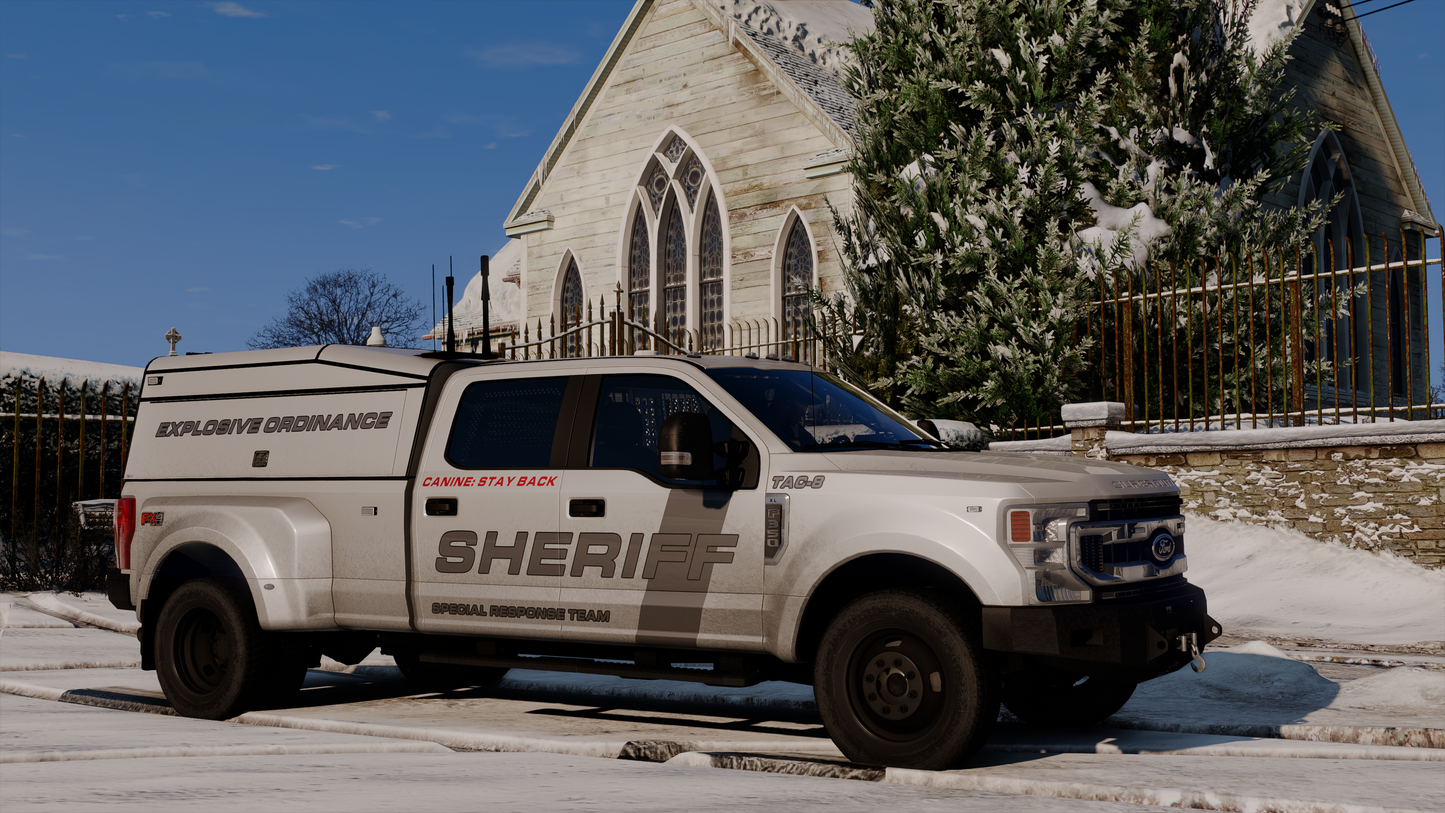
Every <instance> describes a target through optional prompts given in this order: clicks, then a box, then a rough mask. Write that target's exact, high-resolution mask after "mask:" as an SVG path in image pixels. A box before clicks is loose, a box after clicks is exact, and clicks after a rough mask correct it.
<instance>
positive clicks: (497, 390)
mask: <svg viewBox="0 0 1445 813" xmlns="http://www.w3.org/2000/svg"><path fill="white" fill-rule="evenodd" d="M566 392H567V379H566V378H565V377H560V378H520V379H511V380H500V381H478V382H476V383H474V384H471V385H469V386H468V387H467V389H466V391H465V392H463V393H462V398H461V402H460V403H459V404H458V405H457V414H456V418H455V419H454V420H453V421H452V432H451V437H450V438H449V439H448V441H447V461H448V462H450V463H451V464H452V465H453V466H455V467H457V468H460V469H494V468H510V469H520V468H546V467H548V466H549V465H551V461H552V446H553V442H554V440H555V438H556V435H557V416H558V413H560V412H561V411H562V401H563V396H564V395H565V394H566Z"/></svg>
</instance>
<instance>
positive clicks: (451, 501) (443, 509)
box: [426, 497, 457, 517]
mask: <svg viewBox="0 0 1445 813" xmlns="http://www.w3.org/2000/svg"><path fill="white" fill-rule="evenodd" d="M426 515H427V516H429V517H454V516H456V515H457V498H456V497H428V498H427V501H426Z"/></svg>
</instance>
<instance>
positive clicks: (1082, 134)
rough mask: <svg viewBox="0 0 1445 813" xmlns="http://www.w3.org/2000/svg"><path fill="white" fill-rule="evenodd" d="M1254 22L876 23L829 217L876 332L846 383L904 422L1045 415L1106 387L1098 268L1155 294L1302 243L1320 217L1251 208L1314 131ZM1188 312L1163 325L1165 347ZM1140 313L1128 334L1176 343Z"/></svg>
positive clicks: (973, 18) (1244, 7) (1065, 16)
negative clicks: (1200, 267)
mask: <svg viewBox="0 0 1445 813" xmlns="http://www.w3.org/2000/svg"><path fill="white" fill-rule="evenodd" d="M1252 7H1253V3H1252V2H1250V0H1141V2H1139V3H1137V4H1133V5H1131V4H1129V3H1128V2H1127V0H1031V1H1030V2H1003V3H997V2H989V0H944V1H943V2H933V1H931V0H895V1H894V2H889V3H887V4H880V5H878V6H876V7H875V9H874V18H875V24H876V29H875V31H874V33H872V34H870V35H868V36H865V37H861V38H858V39H856V40H854V41H853V42H852V43H851V48H852V51H853V55H854V61H855V65H854V66H852V67H851V68H850V69H849V70H848V71H847V73H846V76H845V84H846V85H847V86H848V88H849V90H850V91H851V92H852V93H853V94H854V95H855V97H856V98H857V99H858V102H859V116H858V120H859V130H860V132H859V138H858V145H857V151H856V154H855V157H854V159H853V161H852V164H851V166H850V169H851V170H852V171H853V174H854V189H855V201H854V208H853V209H852V210H851V211H850V212H849V213H847V214H846V215H844V214H840V213H838V212H835V222H836V226H837V229H838V232H839V233H840V234H841V235H842V237H843V255H844V258H845V269H846V279H847V288H848V292H849V296H850V298H851V299H852V301H853V302H854V303H855V304H857V305H858V306H860V307H861V309H862V310H863V311H864V312H865V313H866V324H867V326H868V331H867V333H866V334H865V336H864V338H863V341H862V342H861V343H860V345H859V346H858V349H857V351H856V352H855V353H853V355H852V357H851V359H850V361H849V363H848V364H847V367H848V368H849V369H848V370H847V371H846V372H851V373H853V374H854V375H855V376H856V377H858V378H859V379H861V380H863V381H864V382H866V383H867V384H868V385H869V386H871V387H873V389H874V391H875V392H879V393H880V394H881V395H884V396H886V397H889V398H890V400H891V401H892V402H894V403H895V404H898V405H900V406H902V407H903V408H905V409H906V410H908V411H909V412H911V413H914V414H919V415H925V414H926V415H929V416H935V417H961V418H964V419H968V420H973V421H975V422H978V423H980V424H982V425H995V426H1009V425H1013V424H1017V423H1022V422H1029V421H1034V420H1038V419H1041V418H1046V417H1047V416H1049V415H1053V414H1056V412H1057V409H1058V407H1059V405H1061V404H1062V403H1065V402H1067V401H1069V400H1070V399H1072V398H1075V397H1077V396H1078V395H1080V394H1082V393H1083V391H1084V390H1085V389H1093V386H1090V385H1091V384H1092V383H1093V382H1090V381H1089V380H1088V379H1087V375H1098V370H1097V368H1096V369H1094V370H1092V371H1091V370H1089V369H1088V368H1089V365H1090V362H1091V361H1092V360H1093V359H1092V358H1091V357H1092V356H1095V355H1097V354H1096V353H1094V351H1093V347H1092V343H1093V342H1095V341H1097V340H1098V339H1101V338H1102V339H1105V340H1108V341H1111V342H1117V341H1118V337H1117V336H1114V335H1106V334H1105V333H1103V332H1101V331H1100V330H1098V327H1097V326H1096V327H1095V329H1094V330H1093V331H1092V332H1087V331H1085V330H1084V329H1083V326H1084V324H1085V323H1086V321H1087V319H1086V316H1087V315H1088V314H1086V313H1085V309H1086V308H1087V307H1089V305H1088V303H1090V302H1092V301H1093V299H1094V298H1095V297H1096V296H1097V295H1098V294H1099V293H1100V290H1101V288H1100V283H1101V282H1102V281H1103V276H1102V274H1105V273H1107V274H1108V275H1109V276H1110V278H1111V279H1112V278H1113V277H1116V276H1117V275H1118V274H1119V273H1120V272H1121V269H1122V272H1123V273H1125V274H1126V275H1128V274H1135V275H1137V276H1138V279H1136V280H1132V281H1128V280H1126V285H1130V284H1133V285H1135V286H1136V288H1137V286H1139V285H1145V284H1148V286H1149V288H1150V289H1151V290H1152V289H1153V287H1154V285H1155V284H1158V283H1159V282H1161V280H1160V278H1159V277H1157V276H1154V277H1147V275H1148V274H1149V273H1150V271H1149V269H1151V268H1152V269H1164V268H1166V267H1170V264H1171V262H1172V263H1174V264H1175V265H1176V266H1177V265H1185V264H1187V263H1188V262H1190V261H1192V260H1193V259H1194V258H1198V257H1201V256H1211V255H1212V254H1217V253H1220V252H1221V251H1234V252H1236V253H1237V252H1239V251H1240V250H1243V249H1247V248H1259V247H1263V246H1267V245H1275V246H1277V245H1280V244H1281V243H1287V242H1288V241H1290V240H1293V239H1298V237H1299V236H1300V235H1301V234H1302V233H1303V231H1304V230H1305V228H1307V227H1308V225H1309V223H1308V222H1307V218H1304V217H1303V216H1301V215H1293V216H1290V215H1282V214H1281V215H1266V214H1263V213H1261V212H1260V210H1259V199H1260V197H1261V196H1262V194H1263V193H1264V191H1265V190H1266V189H1268V188H1269V187H1270V185H1272V184H1275V183H1279V182H1282V181H1283V180H1284V179H1286V178H1287V177H1288V176H1289V174H1290V173H1291V172H1293V171H1295V170H1296V169H1297V168H1298V166H1299V165H1300V164H1301V163H1302V159H1303V157H1304V152H1303V146H1302V145H1303V138H1302V135H1303V133H1304V132H1305V130H1306V128H1307V126H1308V124H1307V122H1306V121H1305V120H1304V119H1303V118H1302V117H1300V116H1299V115H1298V114H1296V113H1294V112H1293V111H1292V109H1291V108H1290V107H1289V104H1288V101H1289V100H1288V97H1287V95H1281V94H1279V93H1278V85H1279V79H1280V77H1281V75H1282V71H1283V65H1284V59H1285V56H1284V54H1285V47H1286V45H1287V43H1278V44H1276V45H1275V46H1274V47H1273V48H1272V49H1270V50H1269V51H1267V52H1266V53H1265V54H1263V55H1262V56H1259V57H1256V56H1255V55H1254V53H1253V52H1252V51H1250V50H1249V45H1248V42H1247V39H1246V33H1247V29H1246V26H1245V23H1246V22H1247V20H1248V17H1249V14H1250V12H1251V10H1252ZM1281 145H1283V149H1281ZM1151 260H1154V261H1153V262H1152V264H1151ZM1176 273H1177V271H1176ZM1146 277H1147V279H1146ZM1197 281H1198V280H1197V279H1196V282H1197ZM1215 284H1217V278H1216V283H1215ZM819 304H820V305H822V304H824V303H822V302H819ZM1266 304H1268V303H1266ZM834 307H839V306H838V305H837V304H836V303H835V304H834ZM1199 307H1201V308H1202V307H1203V305H1202V304H1200V305H1199ZM1261 312H1263V313H1268V312H1269V311H1268V309H1267V308H1264V309H1262V310H1261ZM1203 315H1204V314H1201V315H1200V316H1201V318H1202V316H1203ZM1175 316H1180V318H1179V320H1178V322H1179V324H1180V325H1182V324H1183V321H1184V320H1183V317H1182V316H1181V315H1180V314H1165V313H1162V312H1161V310H1160V309H1157V308H1156V309H1155V311H1154V314H1153V318H1155V319H1163V320H1165V322H1167V328H1168V331H1170V332H1173V331H1174V330H1175V329H1176V324H1175V318H1174V317H1175ZM1128 318H1129V319H1131V320H1138V321H1139V324H1138V325H1133V326H1132V328H1133V329H1132V330H1129V331H1127V333H1128V335H1130V336H1132V337H1142V336H1143V335H1145V332H1146V330H1147V331H1148V334H1149V335H1158V334H1159V333H1163V332H1165V331H1164V330H1163V328H1164V327H1165V325H1162V324H1160V323H1159V322H1157V321H1156V322H1153V323H1149V322H1148V321H1147V320H1148V319H1150V318H1151V317H1150V316H1149V314H1148V312H1147V310H1146V309H1139V310H1138V311H1137V312H1134V313H1130V314H1128ZM1106 327H1107V328H1109V329H1119V328H1121V327H1123V326H1121V325H1118V324H1117V323H1115V324H1111V325H1108V326H1106ZM1276 335H1277V332H1276ZM1201 347H1202V348H1203V349H1201V350H1200V353H1201V355H1202V354H1203V353H1205V352H1208V343H1207V342H1203V343H1202V345H1201ZM834 349H835V351H838V352H845V351H847V350H850V349H851V348H848V347H842V346H840V347H837V348H834ZM1215 349H1216V350H1217V349H1218V348H1215ZM1220 355H1222V354H1220ZM1246 355H1248V354H1246ZM1264 355H1265V354H1260V357H1261V358H1263V357H1264ZM1106 372H1107V371H1106ZM1211 374H1212V375H1214V376H1216V377H1221V376H1224V375H1226V373H1225V372H1221V370H1220V369H1218V366H1217V365H1216V368H1215V369H1213V370H1209V371H1202V372H1201V379H1202V382H1201V383H1202V384H1203V385H1204V386H1206V387H1207V386H1210V382H1209V381H1208V376H1209V375H1211ZM1239 374H1240V373H1239V372H1238V371H1234V372H1233V375H1235V376H1236V377H1237V376H1238V375H1239ZM1213 389H1214V392H1215V393H1218V392H1219V391H1220V390H1222V389H1223V386H1221V384H1220V383H1219V381H1215V382H1214V384H1213ZM1121 397H1122V396H1121ZM1156 409H1157V407H1156Z"/></svg>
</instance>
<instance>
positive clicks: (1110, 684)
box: [1003, 672, 1138, 728]
mask: <svg viewBox="0 0 1445 813" xmlns="http://www.w3.org/2000/svg"><path fill="white" fill-rule="evenodd" d="M1136 686H1138V684H1137V683H1128V682H1118V681H1112V680H1105V679H1103V678H1096V677H1079V676H1078V675H1071V674H1065V673H1056V672H1034V673H1031V672H1018V673H1015V674H1012V675H1008V676H1006V677H1005V678H1004V681H1003V704H1004V706H1005V707H1007V708H1008V710H1009V711H1011V712H1013V713H1014V716H1016V717H1018V718H1019V719H1020V720H1023V721H1024V722H1026V723H1032V724H1033V725H1047V726H1063V727H1065V728H1088V727H1089V726H1093V725H1098V724H1099V723H1101V722H1103V721H1104V720H1106V719H1108V718H1109V717H1110V716H1111V715H1113V714H1114V712H1116V711H1118V710H1119V709H1121V708H1123V707H1124V704H1125V703H1127V702H1129V698H1130V697H1132V696H1133V695H1134V688H1135V687H1136Z"/></svg>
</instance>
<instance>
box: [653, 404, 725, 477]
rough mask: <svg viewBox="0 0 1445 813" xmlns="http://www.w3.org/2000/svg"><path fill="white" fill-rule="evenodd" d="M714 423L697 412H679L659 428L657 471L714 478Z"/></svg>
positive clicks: (665, 473)
mask: <svg viewBox="0 0 1445 813" xmlns="http://www.w3.org/2000/svg"><path fill="white" fill-rule="evenodd" d="M712 452H713V443H712V424H711V423H709V422H708V419H707V416H706V415H703V414H701V413H698V412H677V413H674V414H672V415H670V416H668V419H667V420H665V421H663V422H662V428H661V429H659V430H658V432H657V463H658V466H657V468H658V473H659V474H661V475H662V476H663V477H668V478H671V479H676V480H712V479H713V478H714V471H713V467H712Z"/></svg>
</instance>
